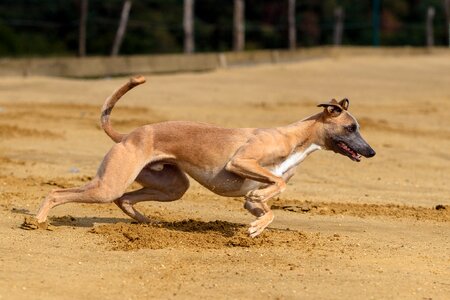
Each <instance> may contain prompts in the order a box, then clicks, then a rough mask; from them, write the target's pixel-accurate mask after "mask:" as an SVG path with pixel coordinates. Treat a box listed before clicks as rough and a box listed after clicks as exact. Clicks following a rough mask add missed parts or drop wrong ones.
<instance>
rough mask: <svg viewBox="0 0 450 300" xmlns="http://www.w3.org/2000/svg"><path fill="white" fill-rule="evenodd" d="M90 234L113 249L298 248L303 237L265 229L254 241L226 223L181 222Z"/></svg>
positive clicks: (101, 229)
mask: <svg viewBox="0 0 450 300" xmlns="http://www.w3.org/2000/svg"><path fill="white" fill-rule="evenodd" d="M91 232H92V233H95V234H100V235H103V236H104V237H105V238H106V240H107V241H108V243H109V244H110V245H111V248H112V249H113V250H126V251H127V250H137V249H164V248H189V249H221V248H226V247H279V246H283V245H287V246H289V247H294V248H297V247H299V246H300V245H303V244H305V242H306V239H307V238H306V235H305V234H303V233H301V232H298V231H291V230H276V229H270V230H266V231H265V232H264V234H262V235H261V236H259V237H257V238H251V237H249V235H248V233H247V226H245V225H242V224H236V223H230V222H226V221H210V222H204V221H197V220H192V219H189V220H183V221H178V222H165V221H163V222H159V223H156V224H133V223H117V224H111V225H100V226H96V227H94V228H93V229H92V230H91Z"/></svg>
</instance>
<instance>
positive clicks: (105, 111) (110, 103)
mask: <svg viewBox="0 0 450 300" xmlns="http://www.w3.org/2000/svg"><path fill="white" fill-rule="evenodd" d="M144 82H145V78H144V76H136V77H133V78H130V80H129V81H128V82H127V83H125V84H124V85H123V86H122V87H120V88H118V89H117V90H116V91H115V92H114V93H113V94H112V95H111V96H109V97H108V98H107V99H106V101H105V103H104V104H103V107H102V114H101V117H100V123H101V125H102V128H103V130H104V131H105V132H106V134H107V135H108V136H109V137H110V138H111V139H112V140H113V141H114V142H116V143H119V142H120V141H121V140H122V139H123V137H124V136H125V134H122V133H119V132H117V131H115V130H114V129H113V128H112V126H111V122H110V121H109V115H110V114H111V111H112V109H113V108H114V105H115V104H116V102H117V101H119V99H120V98H121V97H122V96H123V95H125V93H126V92H128V91H129V90H131V89H132V88H134V87H135V86H138V85H140V84H142V83H144Z"/></svg>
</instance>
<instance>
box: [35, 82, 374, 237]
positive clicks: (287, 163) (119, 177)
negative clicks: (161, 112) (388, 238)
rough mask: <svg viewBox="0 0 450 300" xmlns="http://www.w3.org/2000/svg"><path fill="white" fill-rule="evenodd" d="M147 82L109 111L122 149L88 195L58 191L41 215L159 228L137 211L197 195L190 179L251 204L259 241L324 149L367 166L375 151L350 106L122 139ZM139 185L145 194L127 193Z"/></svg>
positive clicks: (172, 126) (108, 159) (177, 125)
mask: <svg viewBox="0 0 450 300" xmlns="http://www.w3.org/2000/svg"><path fill="white" fill-rule="evenodd" d="M144 82H145V79H144V78H143V77H135V78H132V79H131V80H130V81H129V82H128V83H126V84H125V85H124V86H122V87H121V88H120V89H118V90H117V91H116V92H114V93H113V94H112V95H111V96H110V97H109V98H108V99H107V100H106V102H105V104H104V105H103V110H102V116H101V124H102V127H103V129H104V130H105V132H106V134H108V135H109V136H110V137H111V138H112V139H113V140H114V141H115V142H116V143H117V144H116V145H114V146H113V147H112V148H111V150H110V151H109V152H108V153H107V154H106V156H105V158H104V159H103V162H102V163H101V165H100V167H99V169H98V172H97V175H96V176H95V178H94V179H92V181H91V182H89V183H87V184H86V185H85V186H83V187H80V188H69V189H58V190H53V191H52V192H50V194H49V195H48V196H47V197H46V198H45V200H44V202H43V203H42V205H41V207H40V209H39V212H38V213H37V215H36V218H37V221H38V222H45V221H46V218H47V214H48V212H49V210H50V209H51V208H52V207H55V206H57V205H61V204H64V203H68V202H83V203H106V202H112V201H114V203H116V204H117V206H119V207H120V208H121V209H122V210H123V211H124V212H125V213H126V214H127V215H128V216H130V217H132V218H133V219H135V220H137V221H139V222H151V220H150V219H149V218H147V217H146V216H144V215H142V214H141V213H139V212H138V211H137V210H136V209H135V208H134V207H133V205H134V204H136V203H138V202H140V201H173V200H177V199H180V198H181V197H182V196H183V194H184V193H185V192H186V190H187V189H188V187H189V180H188V178H187V177H186V175H185V173H187V174H188V175H189V176H191V177H192V178H194V179H195V180H196V181H198V182H199V183H200V184H202V185H203V186H204V187H206V188H208V189H209V190H211V191H213V192H214V193H216V194H219V195H222V196H231V197H237V196H244V197H245V199H246V202H245V208H246V209H247V210H249V211H250V213H252V214H253V215H254V216H256V217H257V219H256V221H254V222H252V223H251V226H250V228H249V234H250V236H252V237H255V236H257V235H259V234H260V233H261V232H262V231H263V230H264V228H266V227H267V226H268V225H269V224H270V223H271V222H272V220H273V217H274V216H273V213H272V211H271V210H270V208H269V206H268V205H267V200H269V199H270V198H272V197H274V196H276V195H278V194H280V193H281V192H283V191H284V189H285V188H286V183H287V182H288V181H289V179H290V178H291V177H292V176H293V175H294V173H295V169H296V167H297V166H298V164H299V163H300V162H301V161H303V160H304V159H305V158H306V156H308V155H309V154H310V153H312V152H313V151H315V150H318V149H326V150H332V151H334V152H337V153H340V154H343V155H345V156H348V157H349V158H351V159H352V160H354V161H360V158H361V155H363V156H365V157H372V156H374V155H375V151H374V150H373V149H372V148H371V147H370V146H369V145H368V144H367V143H366V142H365V141H364V140H363V139H362V137H361V135H360V134H359V131H358V130H359V125H358V123H357V122H356V120H355V118H353V116H351V115H350V113H348V112H347V109H348V105H349V101H348V100H347V99H343V100H342V101H340V102H337V101H336V100H334V99H333V100H331V101H330V102H329V103H325V104H320V105H319V106H320V107H323V108H324V109H323V111H322V112H320V113H318V114H316V115H313V116H311V117H309V118H306V119H304V120H301V121H299V122H296V123H293V124H290V125H288V126H285V127H279V128H270V129H258V128H237V129H229V128H221V127H218V126H214V125H210V124H204V123H197V122H183V121H170V122H163V123H157V124H151V125H145V126H142V127H139V128H137V129H135V130H134V131H132V132H131V133H129V134H120V133H118V132H116V131H115V130H114V129H113V128H112V127H111V124H110V122H109V115H110V113H111V110H112V109H113V107H114V105H115V103H116V102H117V101H118V100H119V99H120V97H121V96H123V95H124V94H125V93H126V92H127V91H129V90H130V89H132V88H133V87H135V86H137V85H139V84H142V83H144ZM133 181H137V182H138V183H140V184H141V185H142V186H143V187H142V188H141V189H139V190H136V191H133V192H129V193H124V191H125V190H126V188H127V187H128V186H129V185H130V184H131V183H132V182H133Z"/></svg>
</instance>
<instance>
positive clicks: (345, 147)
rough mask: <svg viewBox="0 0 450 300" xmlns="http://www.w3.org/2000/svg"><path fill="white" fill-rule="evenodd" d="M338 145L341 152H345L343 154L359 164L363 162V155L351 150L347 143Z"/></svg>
mask: <svg viewBox="0 0 450 300" xmlns="http://www.w3.org/2000/svg"><path fill="white" fill-rule="evenodd" d="M337 145H338V146H339V148H340V149H341V150H343V153H344V154H345V155H347V156H348V157H350V158H351V159H352V160H354V161H358V162H359V161H361V154H359V153H358V152H356V151H355V150H353V149H352V148H350V147H349V146H348V145H347V144H346V143H344V142H339V143H337Z"/></svg>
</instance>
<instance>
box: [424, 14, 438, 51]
mask: <svg viewBox="0 0 450 300" xmlns="http://www.w3.org/2000/svg"><path fill="white" fill-rule="evenodd" d="M435 14H436V11H435V10H434V7H432V6H430V7H428V9H427V25H426V32H427V47H433V46H434V30H433V19H434V16H435Z"/></svg>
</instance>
